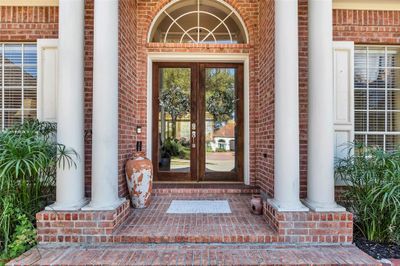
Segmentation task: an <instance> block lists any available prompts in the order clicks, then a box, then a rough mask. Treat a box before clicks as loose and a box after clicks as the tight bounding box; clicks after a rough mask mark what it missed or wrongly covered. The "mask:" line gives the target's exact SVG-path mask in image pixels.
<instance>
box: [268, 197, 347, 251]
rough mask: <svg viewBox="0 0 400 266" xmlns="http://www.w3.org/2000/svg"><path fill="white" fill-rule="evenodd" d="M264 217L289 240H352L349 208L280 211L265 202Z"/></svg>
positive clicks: (293, 241) (282, 238) (302, 241)
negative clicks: (345, 209) (324, 210)
mask: <svg viewBox="0 0 400 266" xmlns="http://www.w3.org/2000/svg"><path fill="white" fill-rule="evenodd" d="M263 210H264V218H265V219H266V221H267V222H268V224H270V225H271V226H272V228H273V229H274V230H275V231H276V232H277V233H278V236H279V242H286V243H316V242H318V243H342V244H345V243H352V242H353V215H352V214H351V213H349V212H312V211H308V212H279V211H277V210H276V209H275V208H274V207H272V206H271V205H270V204H268V203H266V202H264V209H263Z"/></svg>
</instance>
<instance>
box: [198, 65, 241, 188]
mask: <svg viewBox="0 0 400 266" xmlns="http://www.w3.org/2000/svg"><path fill="white" fill-rule="evenodd" d="M206 68H235V69H236V75H235V86H236V87H235V93H236V99H237V104H236V111H235V114H236V118H235V122H236V128H237V132H236V134H237V135H236V136H235V140H236V141H235V146H236V147H235V165H236V168H237V169H236V172H235V173H232V172H217V173H210V172H208V173H207V172H206V167H205V165H206V162H205V160H206V148H205V147H204V148H202V149H199V159H198V160H199V164H198V165H199V179H200V180H201V181H214V180H216V179H217V182H224V181H230V182H243V180H244V176H243V174H244V173H243V159H244V157H243V154H244V153H243V150H244V123H243V119H244V91H243V87H244V80H243V75H244V72H243V64H242V63H199V93H200V95H199V100H200V104H199V112H198V116H199V120H198V121H199V123H198V124H199V125H198V130H199V132H201V134H200V138H199V139H200V143H203V144H204V145H205V144H206V140H205V134H204V133H205V126H206V121H205V118H206V117H205V113H206V112H205V89H204V88H205V80H206V79H205V78H206V77H205V69H206Z"/></svg>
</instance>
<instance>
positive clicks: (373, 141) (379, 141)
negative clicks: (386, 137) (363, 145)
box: [367, 135, 383, 148]
mask: <svg viewBox="0 0 400 266" xmlns="http://www.w3.org/2000/svg"><path fill="white" fill-rule="evenodd" d="M367 145H368V146H378V147H381V148H383V135H368V136H367Z"/></svg>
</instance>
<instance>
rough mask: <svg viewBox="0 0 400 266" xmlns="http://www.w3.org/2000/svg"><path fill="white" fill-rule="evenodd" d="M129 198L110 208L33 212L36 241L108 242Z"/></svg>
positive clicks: (124, 216) (124, 213)
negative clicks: (107, 209) (113, 208)
mask: <svg viewBox="0 0 400 266" xmlns="http://www.w3.org/2000/svg"><path fill="white" fill-rule="evenodd" d="M129 209H130V205H129V201H128V200H126V201H124V202H123V203H122V204H121V205H120V206H119V207H118V208H117V209H115V210H112V211H82V210H78V211H42V212H39V213H37V214H36V221H37V235H38V236H37V240H38V242H39V243H72V242H73V243H98V242H112V240H113V238H112V234H113V232H114V231H115V229H116V228H118V226H119V225H120V224H121V223H122V222H123V221H125V220H126V218H127V217H128V214H129Z"/></svg>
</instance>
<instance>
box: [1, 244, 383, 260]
mask: <svg viewBox="0 0 400 266" xmlns="http://www.w3.org/2000/svg"><path fill="white" fill-rule="evenodd" d="M8 265H380V264H379V263H378V262H377V261H376V260H374V259H372V258H371V257H369V256H368V255H366V254H365V253H363V252H362V251H360V250H359V249H357V248H356V247H354V246H351V245H346V246H339V245H334V246H305V245H285V246H281V245H272V244H269V245H267V244H215V245H213V244H113V245H112V244H111V245H105V244H103V245H100V246H68V247H66V246H64V247H57V246H45V247H40V248H38V249H32V250H30V251H28V252H27V253H25V254H24V256H21V257H20V258H18V259H16V260H14V261H12V262H10V263H9V264H8Z"/></svg>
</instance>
